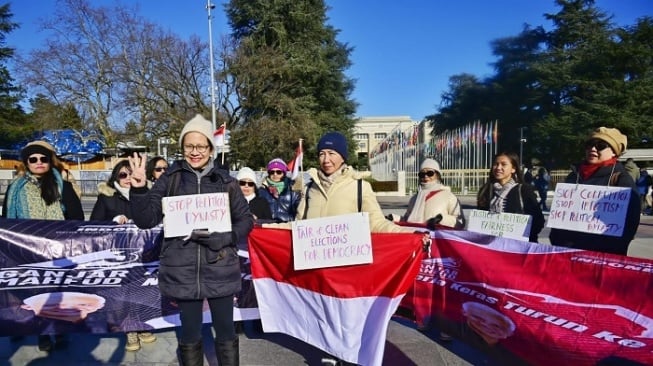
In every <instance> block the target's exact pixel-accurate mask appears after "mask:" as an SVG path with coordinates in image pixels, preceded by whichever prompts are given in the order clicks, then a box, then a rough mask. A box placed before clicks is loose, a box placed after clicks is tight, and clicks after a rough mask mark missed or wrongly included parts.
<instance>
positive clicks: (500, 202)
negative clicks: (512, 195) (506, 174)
mask: <svg viewBox="0 0 653 366" xmlns="http://www.w3.org/2000/svg"><path fill="white" fill-rule="evenodd" d="M516 185H517V183H515V181H514V180H513V179H512V178H510V180H509V181H507V182H506V184H504V185H501V183H499V182H495V183H494V184H492V199H491V200H490V212H494V213H501V212H504V211H505V208H506V197H507V196H508V192H510V190H511V189H512V187H514V186H516Z"/></svg>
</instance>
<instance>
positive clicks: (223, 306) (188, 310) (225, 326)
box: [177, 295, 236, 344]
mask: <svg viewBox="0 0 653 366" xmlns="http://www.w3.org/2000/svg"><path fill="white" fill-rule="evenodd" d="M207 301H208V303H209V309H210V310H211V324H212V326H213V330H214V331H215V339H216V340H217V341H231V340H233V339H234V338H236V332H235V330H234V297H233V295H230V296H225V297H215V298H211V299H207ZM177 305H178V306H179V317H180V319H181V331H180V335H179V343H183V344H192V343H197V342H198V341H201V339H202V311H203V309H202V308H203V305H204V300H177Z"/></svg>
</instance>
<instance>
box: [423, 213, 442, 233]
mask: <svg viewBox="0 0 653 366" xmlns="http://www.w3.org/2000/svg"><path fill="white" fill-rule="evenodd" d="M440 221H442V214H437V215H435V217H431V218H430V219H428V220H427V221H426V227H427V228H428V229H429V230H435V229H436V228H437V226H438V224H439V223H440Z"/></svg>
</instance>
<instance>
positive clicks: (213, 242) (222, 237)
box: [190, 232, 234, 251]
mask: <svg viewBox="0 0 653 366" xmlns="http://www.w3.org/2000/svg"><path fill="white" fill-rule="evenodd" d="M190 239H191V240H193V241H194V242H196V243H197V244H199V245H202V246H205V247H208V248H209V249H211V250H214V251H218V250H220V249H222V248H225V247H228V246H230V245H232V244H233V243H234V241H233V236H232V235H231V232H226V233H216V232H213V233H210V234H208V235H205V234H204V233H201V234H196V233H195V232H193V234H191V237H190Z"/></svg>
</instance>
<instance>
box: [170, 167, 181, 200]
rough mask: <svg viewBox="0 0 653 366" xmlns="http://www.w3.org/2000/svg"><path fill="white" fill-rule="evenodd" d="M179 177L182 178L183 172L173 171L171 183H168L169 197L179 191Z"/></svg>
mask: <svg viewBox="0 0 653 366" xmlns="http://www.w3.org/2000/svg"><path fill="white" fill-rule="evenodd" d="M179 179H181V174H180V173H179V172H175V173H172V176H171V177H170V184H169V185H168V197H170V196H174V195H175V193H177V188H179Z"/></svg>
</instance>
